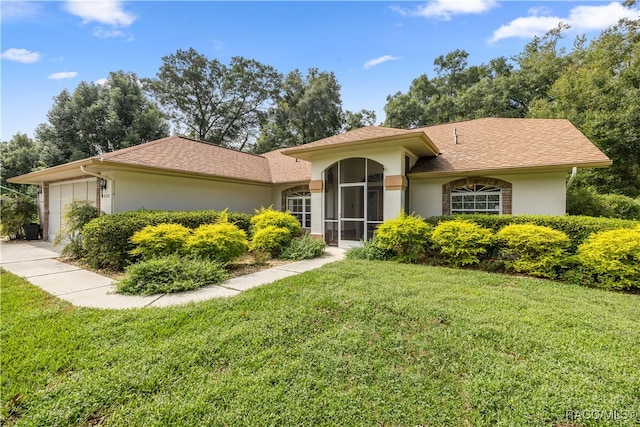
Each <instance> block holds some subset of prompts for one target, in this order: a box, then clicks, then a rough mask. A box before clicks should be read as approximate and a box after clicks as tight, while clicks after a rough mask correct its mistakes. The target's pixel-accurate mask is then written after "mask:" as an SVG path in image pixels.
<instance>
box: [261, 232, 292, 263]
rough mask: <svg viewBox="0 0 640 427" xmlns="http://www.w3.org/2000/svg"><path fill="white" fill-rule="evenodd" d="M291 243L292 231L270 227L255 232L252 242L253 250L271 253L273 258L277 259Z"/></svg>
mask: <svg viewBox="0 0 640 427" xmlns="http://www.w3.org/2000/svg"><path fill="white" fill-rule="evenodd" d="M290 241H291V230H289V229H288V228H284V227H276V226H274V225H268V226H266V227H263V228H260V229H258V230H257V231H256V232H255V234H254V235H253V239H252V241H251V250H252V251H254V252H265V253H269V254H270V255H271V256H272V257H277V256H278V255H280V253H281V252H282V251H283V250H284V248H285V247H286V246H287V245H288V244H289V242H290Z"/></svg>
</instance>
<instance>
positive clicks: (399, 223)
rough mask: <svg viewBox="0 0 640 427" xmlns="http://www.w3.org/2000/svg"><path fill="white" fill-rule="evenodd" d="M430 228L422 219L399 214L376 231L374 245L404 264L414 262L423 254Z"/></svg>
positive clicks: (402, 213)
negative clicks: (388, 252) (390, 253)
mask: <svg viewBox="0 0 640 427" xmlns="http://www.w3.org/2000/svg"><path fill="white" fill-rule="evenodd" d="M430 232H431V227H430V226H429V225H428V224H427V223H426V222H424V220H423V219H422V218H420V217H419V216H415V215H407V214H406V213H404V212H401V213H400V215H398V217H397V218H395V219H392V220H388V221H385V222H384V223H383V224H380V226H378V228H377V229H376V232H375V236H376V245H377V246H378V248H380V249H382V250H385V251H390V252H392V253H393V254H394V256H395V257H396V258H397V259H398V260H400V261H404V262H414V261H416V260H417V259H418V258H419V256H420V255H421V254H422V253H424V250H425V246H426V245H427V242H428V241H429V234H430Z"/></svg>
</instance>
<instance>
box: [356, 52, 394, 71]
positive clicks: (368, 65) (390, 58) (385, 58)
mask: <svg viewBox="0 0 640 427" xmlns="http://www.w3.org/2000/svg"><path fill="white" fill-rule="evenodd" d="M398 59H400V58H398V57H397V56H391V55H384V56H381V57H379V58H375V59H372V60H370V61H367V62H365V63H364V66H363V67H362V68H364V69H365V70H368V69H369V68H371V67H375V66H376V65H380V64H382V63H383V62H387V61H395V60H398Z"/></svg>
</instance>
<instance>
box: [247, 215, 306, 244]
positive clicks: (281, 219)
mask: <svg viewBox="0 0 640 427" xmlns="http://www.w3.org/2000/svg"><path fill="white" fill-rule="evenodd" d="M268 226H273V227H276V228H286V229H287V230H289V236H290V238H291V239H293V238H294V237H298V236H299V235H300V230H301V227H300V222H298V219H297V218H296V217H295V216H293V215H291V214H290V213H289V212H280V211H276V210H273V209H271V208H268V209H266V208H261V209H260V210H257V209H256V214H255V215H254V216H253V217H252V218H251V233H252V234H255V233H256V232H257V231H258V230H260V229H262V228H265V227H268Z"/></svg>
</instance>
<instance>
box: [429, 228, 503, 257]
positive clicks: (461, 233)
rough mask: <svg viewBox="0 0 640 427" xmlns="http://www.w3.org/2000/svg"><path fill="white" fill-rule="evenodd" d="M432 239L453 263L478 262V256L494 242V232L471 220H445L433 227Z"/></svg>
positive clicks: (444, 255) (443, 254)
mask: <svg viewBox="0 0 640 427" xmlns="http://www.w3.org/2000/svg"><path fill="white" fill-rule="evenodd" d="M431 241H432V242H433V243H434V245H435V246H436V247H437V248H439V249H440V253H441V254H442V256H443V257H444V258H445V259H446V260H447V261H448V262H450V263H451V264H453V265H458V266H459V265H468V264H477V263H478V262H479V261H480V259H479V258H478V256H480V255H482V254H485V253H486V252H487V247H488V246H489V245H490V244H491V243H492V241H493V234H492V233H491V230H489V229H486V228H482V227H480V226H479V225H478V224H476V223H473V222H470V221H464V220H454V221H445V222H441V223H440V224H438V225H437V226H436V228H434V229H433V233H432V234H431Z"/></svg>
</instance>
